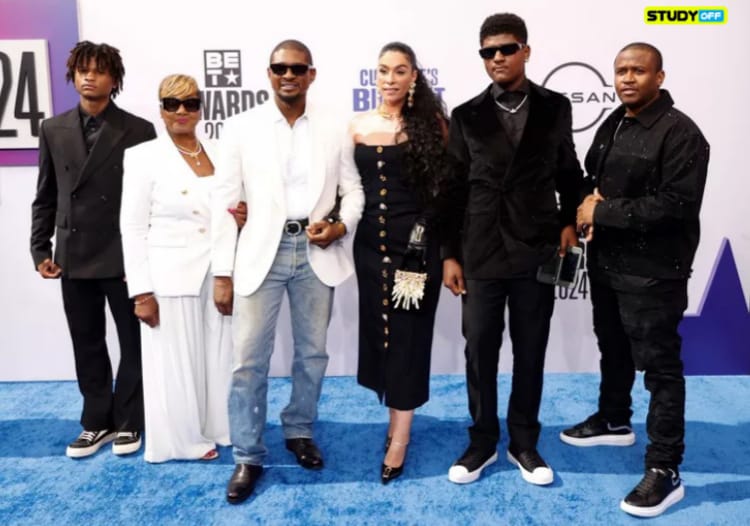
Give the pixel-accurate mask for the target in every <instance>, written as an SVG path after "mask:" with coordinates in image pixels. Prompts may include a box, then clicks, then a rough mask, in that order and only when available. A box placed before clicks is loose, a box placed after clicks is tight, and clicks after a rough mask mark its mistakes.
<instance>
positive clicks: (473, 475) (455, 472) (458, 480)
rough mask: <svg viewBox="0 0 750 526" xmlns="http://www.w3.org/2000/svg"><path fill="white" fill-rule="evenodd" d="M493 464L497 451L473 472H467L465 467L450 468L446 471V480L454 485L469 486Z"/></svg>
mask: <svg viewBox="0 0 750 526" xmlns="http://www.w3.org/2000/svg"><path fill="white" fill-rule="evenodd" d="M495 462H497V451H495V453H494V454H493V455H492V456H491V457H490V458H488V459H487V460H486V461H485V463H484V464H482V465H481V466H479V467H478V468H477V469H475V470H474V471H469V470H468V469H466V466H451V468H450V469H449V470H448V480H450V481H451V482H453V483H455V484H469V483H471V482H474V481H475V480H477V479H478V478H479V477H480V476H481V475H482V470H483V469H484V468H486V467H487V466H489V465H490V464H494V463H495Z"/></svg>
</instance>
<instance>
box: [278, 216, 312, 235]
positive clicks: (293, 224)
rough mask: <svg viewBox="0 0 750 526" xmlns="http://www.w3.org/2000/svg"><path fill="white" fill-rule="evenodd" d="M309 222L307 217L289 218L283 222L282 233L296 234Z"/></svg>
mask: <svg viewBox="0 0 750 526" xmlns="http://www.w3.org/2000/svg"><path fill="white" fill-rule="evenodd" d="M309 224H310V221H309V220H308V219H290V220H289V221H287V222H286V223H284V233H286V234H289V235H290V236H298V235H300V234H301V233H302V232H304V230H305V227H307V225H309Z"/></svg>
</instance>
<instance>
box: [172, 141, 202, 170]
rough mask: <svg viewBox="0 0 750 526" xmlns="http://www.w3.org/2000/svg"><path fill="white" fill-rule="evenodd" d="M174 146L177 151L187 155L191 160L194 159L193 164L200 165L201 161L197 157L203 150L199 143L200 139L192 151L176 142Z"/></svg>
mask: <svg viewBox="0 0 750 526" xmlns="http://www.w3.org/2000/svg"><path fill="white" fill-rule="evenodd" d="M174 146H175V148H177V151H179V152H180V153H181V154H182V155H187V156H188V157H190V158H191V159H192V160H194V161H195V166H200V165H201V162H200V159H198V156H199V155H200V154H201V152H202V151H203V145H202V144H201V143H200V141H199V142H198V148H196V149H195V151H192V152H191V151H190V150H187V149H185V148H183V147H182V146H180V145H179V144H177V143H175V145H174Z"/></svg>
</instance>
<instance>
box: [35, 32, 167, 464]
mask: <svg viewBox="0 0 750 526" xmlns="http://www.w3.org/2000/svg"><path fill="white" fill-rule="evenodd" d="M124 75H125V68H124V67H123V65H122V59H121V57H120V53H119V51H118V50H117V49H116V48H114V47H112V46H109V45H107V44H94V43H92V42H89V41H83V42H79V43H78V44H76V46H75V47H74V48H73V49H72V50H71V53H70V56H69V58H68V62H67V74H66V79H67V80H68V82H70V81H72V82H73V84H74V86H75V89H76V91H77V92H78V94H79V95H80V102H79V104H78V106H76V107H75V108H73V109H72V110H70V111H67V112H65V113H63V114H61V115H58V116H56V117H53V118H51V119H47V120H46V121H44V122H43V123H42V126H41V130H40V133H39V179H38V181H37V194H36V198H35V199H34V202H33V204H32V206H31V211H32V226H31V255H32V258H33V259H34V266H35V267H36V270H37V271H38V272H39V274H40V276H41V277H42V278H45V279H57V278H61V285H62V296H63V304H64V308H65V315H66V318H67V321H68V328H69V330H70V336H71V339H72V340H73V355H74V358H75V366H76V375H77V377H78V387H79V389H80V391H81V394H82V395H83V412H82V415H81V425H82V426H83V432H82V433H81V434H80V435H79V436H78V438H77V439H76V440H74V441H73V442H72V443H71V444H70V445H69V446H68V448H67V453H66V454H67V455H68V456H69V457H71V458H80V457H86V456H89V455H92V454H94V453H95V452H96V451H98V450H99V448H100V447H101V446H102V445H104V444H106V443H108V442H111V441H113V440H114V445H113V447H112V450H113V452H114V453H115V454H118V455H124V454H128V453H133V452H135V451H137V450H138V449H139V448H140V446H141V430H142V429H143V393H142V386H141V345H140V335H139V332H140V328H139V326H138V319H137V318H136V317H135V315H134V313H133V301H132V300H131V299H130V298H128V290H127V286H126V284H125V277H124V274H125V272H124V270H123V260H122V242H121V240H120V231H119V228H118V225H119V215H120V194H121V192H122V158H123V152H124V150H125V148H129V147H130V146H134V145H136V144H139V143H141V142H144V141H148V140H151V139H153V138H154V137H156V132H155V131H154V126H153V125H152V124H151V123H150V122H148V121H146V120H143V119H141V118H139V117H136V116H134V115H131V114H130V113H127V112H125V111H123V110H121V109H120V108H118V107H117V106H116V105H115V103H114V102H113V101H112V100H113V99H114V98H115V97H116V96H117V94H118V93H119V92H120V90H121V89H122V81H123V77H124ZM53 233H56V237H55V251H54V255H53V252H52V243H51V241H50V240H51V238H52V235H53ZM105 299H106V301H107V303H109V307H110V310H111V312H112V316H113V318H114V321H115V324H116V326H117V334H118V338H119V343H120V365H119V367H118V370H117V376H116V381H115V387H114V392H113V389H112V365H111V363H110V359H109V353H108V351H107V344H106V342H105V311H104V302H105Z"/></svg>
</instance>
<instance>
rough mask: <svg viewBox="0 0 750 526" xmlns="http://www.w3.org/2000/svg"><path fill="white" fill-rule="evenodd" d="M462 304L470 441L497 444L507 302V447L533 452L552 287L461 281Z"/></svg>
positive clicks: (530, 282) (528, 282)
mask: <svg viewBox="0 0 750 526" xmlns="http://www.w3.org/2000/svg"><path fill="white" fill-rule="evenodd" d="M462 300H463V310H462V318H463V322H462V325H463V335H464V338H466V351H465V353H466V384H467V389H468V393H469V412H470V414H471V418H472V420H473V421H474V424H473V425H472V426H471V427H470V428H469V437H470V439H471V442H472V444H474V445H477V446H479V447H481V448H483V449H490V450H491V449H494V448H495V447H497V443H498V441H499V440H500V423H499V420H498V416H497V369H498V358H499V355H500V345H501V344H502V341H503V330H504V328H505V322H504V315H505V306H506V304H507V305H508V323H509V325H510V339H511V342H512V344H513V383H512V387H511V393H510V400H509V403H508V433H509V435H510V446H511V447H514V448H517V449H519V450H526V449H534V448H536V444H537V441H538V439H539V432H540V430H541V425H540V423H539V419H538V416H539V405H540V403H541V399H542V384H543V378H544V356H545V352H546V349H547V339H548V338H549V327H550V318H551V317H552V309H553V307H554V289H553V287H552V285H546V284H543V283H539V282H538V281H536V279H534V278H532V277H525V278H518V279H494V280H467V281H466V295H465V296H463V298H462Z"/></svg>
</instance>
